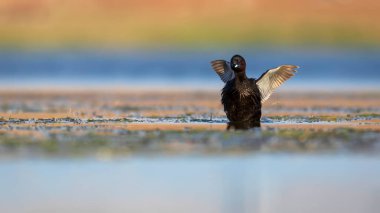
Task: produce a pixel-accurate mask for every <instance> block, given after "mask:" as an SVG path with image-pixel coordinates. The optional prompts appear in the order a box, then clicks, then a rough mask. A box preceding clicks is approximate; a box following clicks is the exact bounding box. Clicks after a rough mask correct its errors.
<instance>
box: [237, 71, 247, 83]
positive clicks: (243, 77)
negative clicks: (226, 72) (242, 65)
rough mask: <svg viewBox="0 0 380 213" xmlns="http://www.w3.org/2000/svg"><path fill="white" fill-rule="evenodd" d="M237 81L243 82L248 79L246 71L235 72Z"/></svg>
mask: <svg viewBox="0 0 380 213" xmlns="http://www.w3.org/2000/svg"><path fill="white" fill-rule="evenodd" d="M235 76H236V77H235V82H242V81H245V80H247V79H248V78H247V75H246V74H245V72H244V71H243V72H235Z"/></svg>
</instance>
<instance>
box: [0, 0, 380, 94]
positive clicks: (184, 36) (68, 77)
mask: <svg viewBox="0 0 380 213" xmlns="http://www.w3.org/2000/svg"><path fill="white" fill-rule="evenodd" d="M379 10H380V3H379V2H377V1H374V0H363V1H358V0H320V1H313V0H286V1H281V2H278V1H264V0H241V1H238V2H235V1H231V0H222V1H219V0H218V1H214V0H209V1H198V0H195V1H190V0H182V1H175V0H157V1H153V0H138V1H137V0H136V1H135V0H81V1H75V0H67V1H64V2H62V1H59V0H35V1H30V0H3V1H1V2H0V48H1V49H0V72H1V79H0V83H1V85H3V86H5V87H7V88H9V87H10V86H13V87H32V88H35V87H36V86H44V85H48V86H53V85H54V86H63V87H67V85H70V86H73V85H76V86H85V87H88V86H95V87H96V86H100V85H102V86H113V87H115V86H126V85H129V86H133V87H136V86H140V87H152V86H157V87H168V86H172V87H189V88H190V89H193V88H207V87H209V88H220V87H221V86H222V84H221V83H220V81H219V79H218V78H216V77H215V74H214V73H213V71H212V70H211V68H210V66H209V61H211V60H213V59H220V58H222V59H227V60H229V58H230V57H231V56H232V55H233V54H242V55H243V56H245V57H246V58H247V60H248V70H249V75H250V76H254V77H256V78H257V77H259V76H260V75H261V73H262V72H264V71H265V70H267V69H269V68H273V67H276V66H278V65H281V64H296V65H299V66H301V67H302V73H300V74H299V76H297V78H294V79H291V80H290V81H292V83H289V84H288V85H286V87H287V88H288V89H290V88H293V89H297V88H300V87H301V86H302V87H303V88H305V87H310V88H312V89H325V88H326V87H327V86H333V87H337V88H340V89H347V88H349V89H352V87H355V88H358V89H373V88H375V89H378V84H377V80H378V79H379V77H380V74H379V72H377V67H379V65H380V64H379V63H380V62H379V60H378V58H379V55H380V54H379V50H378V46H379V44H380V26H379V25H378V24H377V22H376V20H378V19H379V18H380V17H379V16H380V15H379V13H378V11H379ZM353 82H355V83H354V85H353ZM321 83H324V85H323V88H322V87H321Z"/></svg>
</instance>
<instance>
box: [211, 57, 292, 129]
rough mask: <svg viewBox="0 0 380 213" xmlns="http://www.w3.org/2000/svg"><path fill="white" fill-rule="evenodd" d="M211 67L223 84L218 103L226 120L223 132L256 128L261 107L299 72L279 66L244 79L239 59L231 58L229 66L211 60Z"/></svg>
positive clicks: (244, 63)
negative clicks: (219, 102) (220, 104)
mask: <svg viewBox="0 0 380 213" xmlns="http://www.w3.org/2000/svg"><path fill="white" fill-rule="evenodd" d="M211 66H212V68H213V70H214V71H215V72H216V73H217V74H218V75H219V77H220V79H221V80H222V81H223V82H224V83H225V86H224V87H223V89H222V93H221V96H222V99H221V102H222V104H223V107H224V112H225V113H226V116H227V118H228V120H229V122H228V125H227V129H251V128H255V127H260V125H261V124H260V119H261V107H262V104H263V103H264V102H265V101H266V100H268V99H269V97H270V96H271V94H272V93H273V92H274V90H275V89H276V88H278V87H279V86H281V85H282V84H283V83H284V82H285V81H286V80H288V79H289V78H291V77H292V76H294V75H295V73H296V72H297V70H296V69H298V68H299V66H296V65H281V66H279V67H276V68H273V69H269V70H267V71H266V72H264V73H263V74H262V75H261V76H260V77H259V78H257V79H255V78H248V77H247V75H246V61H245V59H244V58H243V57H242V56H241V55H234V56H232V58H231V60H230V62H228V61H226V60H213V61H211Z"/></svg>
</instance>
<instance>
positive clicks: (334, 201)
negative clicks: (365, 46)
mask: <svg viewBox="0 0 380 213" xmlns="http://www.w3.org/2000/svg"><path fill="white" fill-rule="evenodd" d="M379 168H380V158H378V157H369V156H366V157H365V156H351V157H347V156H329V155H322V156H321V155H320V156H306V155H297V156H294V155H270V156H268V155H247V156H230V157H228V156H224V157H218V156H213V157H212V156H211V157H184V156H182V157H180V156H179V157H159V156H156V157H145V158H142V157H132V158H129V159H114V160H111V161H98V160H94V159H87V160H86V159H82V160H78V159H77V160H73V159H71V160H68V159H66V160H65V159H55V160H52V159H50V160H46V159H45V160H44V159H40V160H32V159H31V160H18V161H12V162H4V161H2V162H0V176H1V180H2V181H1V182H0V188H1V190H0V212H262V213H269V212H283V213H297V212H309V213H313V212H316V213H317V212H345V213H356V212H357V213H359V212H360V213H363V212H365V213H372V212H373V213H377V212H379V211H380V202H379V201H380V181H379V180H380V170H379Z"/></svg>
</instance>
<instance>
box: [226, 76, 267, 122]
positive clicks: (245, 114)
mask: <svg viewBox="0 0 380 213" xmlns="http://www.w3.org/2000/svg"><path fill="white" fill-rule="evenodd" d="M222 104H223V106H224V111H225V112H226V115H227V118H228V120H229V121H230V123H229V127H231V126H234V127H235V128H236V127H238V128H239V127H240V128H239V129H242V128H243V129H245V128H244V127H245V126H247V127H259V126H260V118H261V95H260V91H259V88H258V87H257V85H256V80H255V79H252V78H246V77H245V78H242V79H239V78H234V79H232V80H230V81H228V82H227V83H226V85H225V86H224V88H223V90H222Z"/></svg>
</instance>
